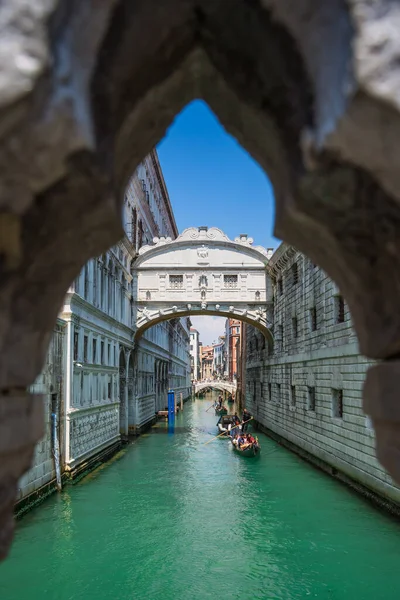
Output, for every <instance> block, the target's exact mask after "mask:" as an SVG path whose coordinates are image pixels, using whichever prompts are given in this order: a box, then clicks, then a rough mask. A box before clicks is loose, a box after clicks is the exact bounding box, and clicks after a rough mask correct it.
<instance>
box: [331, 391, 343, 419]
mask: <svg viewBox="0 0 400 600" xmlns="http://www.w3.org/2000/svg"><path fill="white" fill-rule="evenodd" d="M332 417H335V418H336V419H342V418H343V390H337V389H332Z"/></svg>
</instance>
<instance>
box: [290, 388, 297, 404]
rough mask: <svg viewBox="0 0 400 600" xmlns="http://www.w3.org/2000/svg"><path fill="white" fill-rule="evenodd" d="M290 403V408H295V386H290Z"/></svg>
mask: <svg viewBox="0 0 400 600" xmlns="http://www.w3.org/2000/svg"><path fill="white" fill-rule="evenodd" d="M290 403H291V405H292V406H296V386H295V385H291V386H290Z"/></svg>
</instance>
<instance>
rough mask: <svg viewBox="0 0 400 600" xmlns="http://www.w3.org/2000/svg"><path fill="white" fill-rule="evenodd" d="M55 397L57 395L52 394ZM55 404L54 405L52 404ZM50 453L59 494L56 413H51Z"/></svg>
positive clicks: (58, 449) (59, 474) (60, 486)
mask: <svg viewBox="0 0 400 600" xmlns="http://www.w3.org/2000/svg"><path fill="white" fill-rule="evenodd" d="M54 395H55V396H57V394H54ZM53 404H55V403H53ZM51 451H52V454H53V461H54V469H55V471H56V483H57V490H58V491H59V492H61V490H62V481H61V468H60V442H59V439H58V419H57V413H56V412H54V409H53V412H52V413H51Z"/></svg>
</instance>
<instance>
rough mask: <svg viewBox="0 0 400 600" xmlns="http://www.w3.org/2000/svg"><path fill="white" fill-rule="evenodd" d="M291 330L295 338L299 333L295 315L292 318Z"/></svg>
mask: <svg viewBox="0 0 400 600" xmlns="http://www.w3.org/2000/svg"><path fill="white" fill-rule="evenodd" d="M292 331H293V337H294V338H297V337H298V335H299V327H298V322H297V317H293V319H292Z"/></svg>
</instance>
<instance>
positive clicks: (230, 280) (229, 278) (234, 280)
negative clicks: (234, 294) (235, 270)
mask: <svg viewBox="0 0 400 600" xmlns="http://www.w3.org/2000/svg"><path fill="white" fill-rule="evenodd" d="M237 285H238V276H237V275H224V287H226V288H237Z"/></svg>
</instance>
